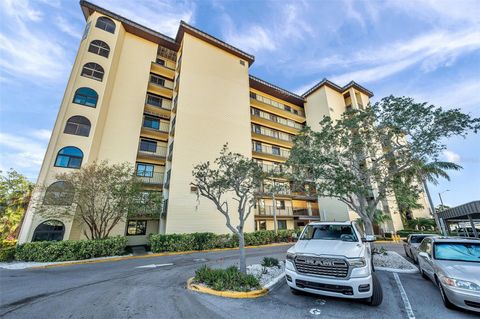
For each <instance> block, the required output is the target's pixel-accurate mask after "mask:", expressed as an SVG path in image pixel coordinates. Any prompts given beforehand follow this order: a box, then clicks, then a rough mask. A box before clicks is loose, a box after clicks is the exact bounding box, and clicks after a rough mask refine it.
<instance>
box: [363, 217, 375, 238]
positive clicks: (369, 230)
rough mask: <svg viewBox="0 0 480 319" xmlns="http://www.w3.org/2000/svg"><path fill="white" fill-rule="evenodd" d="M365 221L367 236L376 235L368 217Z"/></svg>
mask: <svg viewBox="0 0 480 319" xmlns="http://www.w3.org/2000/svg"><path fill="white" fill-rule="evenodd" d="M362 219H363V226H364V227H365V234H366V235H374V231H373V223H372V221H371V220H370V218H368V217H364V218H362Z"/></svg>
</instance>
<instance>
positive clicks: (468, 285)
mask: <svg viewBox="0 0 480 319" xmlns="http://www.w3.org/2000/svg"><path fill="white" fill-rule="evenodd" d="M440 280H441V281H442V283H443V284H445V285H447V286H450V287H455V288H459V289H465V290H472V291H480V286H479V285H477V284H475V283H473V282H470V281H466V280H460V279H454V278H450V277H445V276H442V277H440Z"/></svg>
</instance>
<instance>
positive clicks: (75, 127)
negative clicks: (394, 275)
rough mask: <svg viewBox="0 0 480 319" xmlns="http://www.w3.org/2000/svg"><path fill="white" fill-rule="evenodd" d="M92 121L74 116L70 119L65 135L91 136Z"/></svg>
mask: <svg viewBox="0 0 480 319" xmlns="http://www.w3.org/2000/svg"><path fill="white" fill-rule="evenodd" d="M90 127H91V125H90V121H89V120H88V119H87V118H86V117H83V116H72V117H71V118H69V119H68V121H67V124H66V125H65V130H64V131H63V133H66V134H73V135H80V136H88V135H89V134H90Z"/></svg>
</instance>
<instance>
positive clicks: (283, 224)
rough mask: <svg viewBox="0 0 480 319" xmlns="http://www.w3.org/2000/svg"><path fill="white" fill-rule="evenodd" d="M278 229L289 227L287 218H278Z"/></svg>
mask: <svg viewBox="0 0 480 319" xmlns="http://www.w3.org/2000/svg"><path fill="white" fill-rule="evenodd" d="M277 223H278V229H287V221H286V220H277Z"/></svg>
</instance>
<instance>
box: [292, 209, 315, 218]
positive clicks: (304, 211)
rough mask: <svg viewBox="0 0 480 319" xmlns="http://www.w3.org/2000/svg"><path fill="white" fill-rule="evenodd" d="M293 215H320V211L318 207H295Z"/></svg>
mask: <svg viewBox="0 0 480 319" xmlns="http://www.w3.org/2000/svg"><path fill="white" fill-rule="evenodd" d="M293 216H312V217H319V216H320V211H319V209H318V208H306V207H293Z"/></svg>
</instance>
